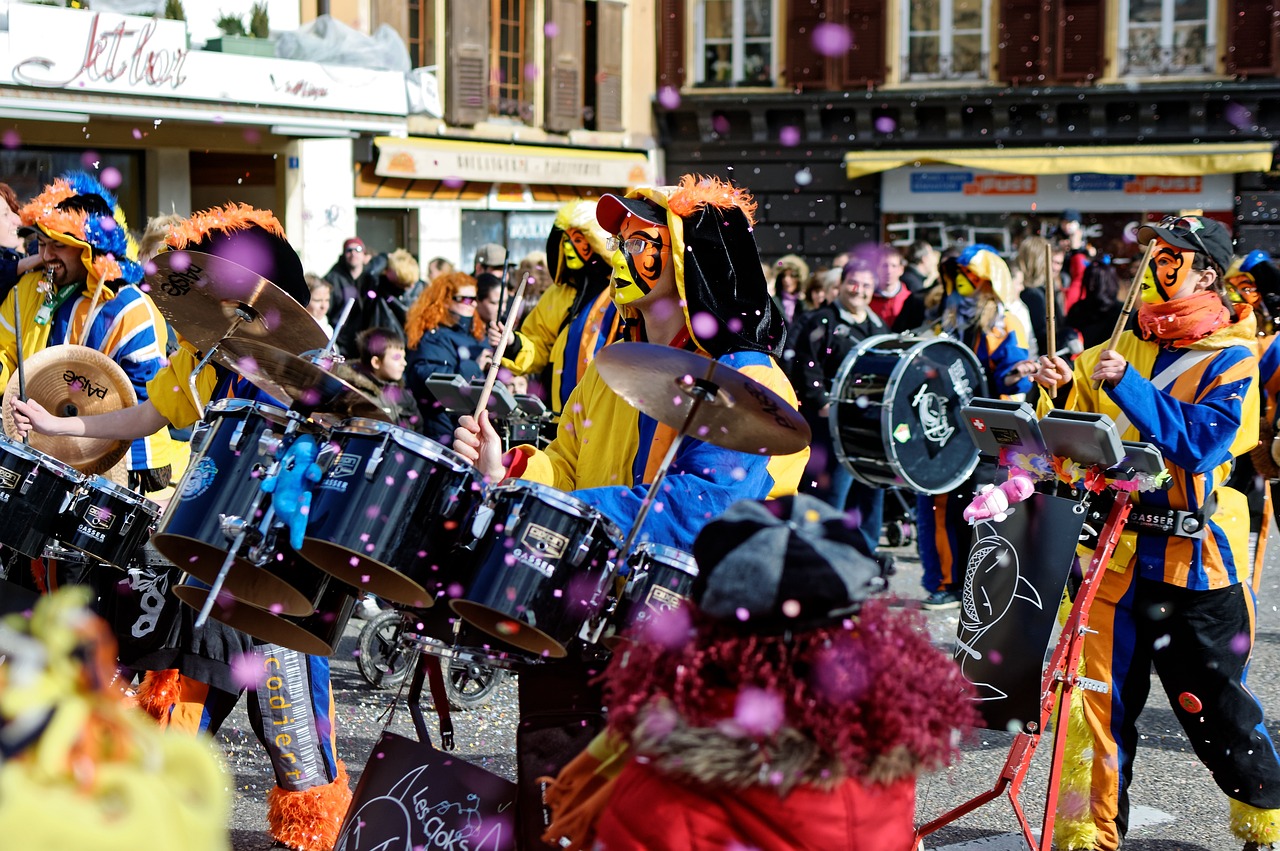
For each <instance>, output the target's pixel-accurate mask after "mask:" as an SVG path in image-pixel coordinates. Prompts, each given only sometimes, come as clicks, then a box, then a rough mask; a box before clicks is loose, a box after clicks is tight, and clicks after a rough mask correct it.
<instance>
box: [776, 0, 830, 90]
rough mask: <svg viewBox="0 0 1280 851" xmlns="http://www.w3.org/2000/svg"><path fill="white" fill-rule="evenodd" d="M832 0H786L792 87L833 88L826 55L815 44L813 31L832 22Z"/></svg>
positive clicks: (788, 59)
mask: <svg viewBox="0 0 1280 851" xmlns="http://www.w3.org/2000/svg"><path fill="white" fill-rule="evenodd" d="M830 5H831V4H830V2H829V0H787V21H786V29H787V65H786V69H785V70H784V73H785V74H786V82H787V85H788V86H789V87H791V88H793V89H797V90H800V89H826V88H830V87H831V86H830V83H829V81H828V79H829V78H828V76H827V75H828V73H829V71H830V68H829V66H830V64H831V63H829V62H828V61H827V57H825V56H823V55H822V54H821V53H819V52H818V51H817V50H816V49H814V46H813V31H814V30H815V29H817V27H818V26H819V25H820V24H825V23H828V22H830V21H831V8H830Z"/></svg>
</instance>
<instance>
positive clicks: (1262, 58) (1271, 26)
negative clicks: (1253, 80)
mask: <svg viewBox="0 0 1280 851" xmlns="http://www.w3.org/2000/svg"><path fill="white" fill-rule="evenodd" d="M1278 7H1280V3H1278V2H1276V0H1228V3H1227V38H1226V45H1227V52H1226V56H1225V57H1224V61H1225V62H1226V69H1227V73H1228V74H1235V75H1236V76H1239V77H1249V76H1257V75H1262V76H1268V77H1270V76H1274V75H1276V74H1280V8H1278Z"/></svg>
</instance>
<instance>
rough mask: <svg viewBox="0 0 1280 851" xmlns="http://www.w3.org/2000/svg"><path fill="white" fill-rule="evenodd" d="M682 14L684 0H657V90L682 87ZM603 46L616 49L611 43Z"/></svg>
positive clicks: (683, 22)
mask: <svg viewBox="0 0 1280 851" xmlns="http://www.w3.org/2000/svg"><path fill="white" fill-rule="evenodd" d="M684 16H685V4H684V0H658V89H659V90H662V89H665V88H672V89H675V90H676V91H679V90H680V89H682V88H684V80H685V77H684V24H685V21H684ZM602 44H603V42H602ZM605 47H606V48H607V49H610V50H614V49H616V47H614V46H611V45H605Z"/></svg>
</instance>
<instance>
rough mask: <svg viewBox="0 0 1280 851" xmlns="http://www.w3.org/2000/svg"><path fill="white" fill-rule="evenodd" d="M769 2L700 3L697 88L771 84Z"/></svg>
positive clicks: (705, 0) (709, 0)
mask: <svg viewBox="0 0 1280 851" xmlns="http://www.w3.org/2000/svg"><path fill="white" fill-rule="evenodd" d="M773 19H774V15H773V3H772V0H702V2H700V3H699V4H698V5H697V20H696V28H697V29H696V32H697V40H698V48H699V52H700V53H701V55H702V64H701V65H699V66H698V67H697V68H696V69H695V73H696V77H697V78H696V80H695V82H696V83H697V84H698V85H703V86H769V85H772V84H773V77H774V70H773V41H774V35H773Z"/></svg>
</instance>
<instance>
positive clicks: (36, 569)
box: [31, 558, 49, 594]
mask: <svg viewBox="0 0 1280 851" xmlns="http://www.w3.org/2000/svg"><path fill="white" fill-rule="evenodd" d="M48 576H49V569H48V566H47V565H45V563H44V559H42V558H33V559H32V560H31V580H32V581H33V582H35V584H36V590H37V591H39V592H40V593H41V594H48V593H49V587H48V585H47V584H46V583H45V580H46V579H47V578H48Z"/></svg>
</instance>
